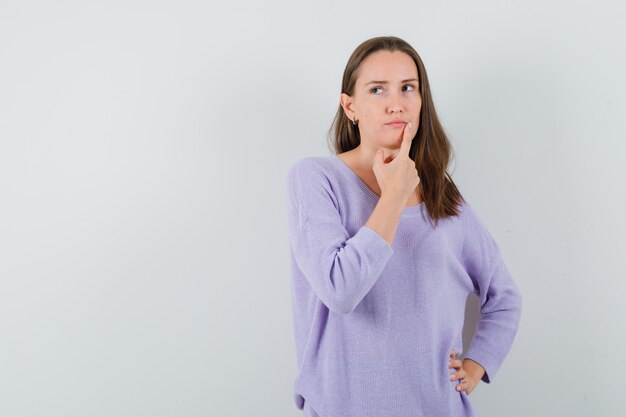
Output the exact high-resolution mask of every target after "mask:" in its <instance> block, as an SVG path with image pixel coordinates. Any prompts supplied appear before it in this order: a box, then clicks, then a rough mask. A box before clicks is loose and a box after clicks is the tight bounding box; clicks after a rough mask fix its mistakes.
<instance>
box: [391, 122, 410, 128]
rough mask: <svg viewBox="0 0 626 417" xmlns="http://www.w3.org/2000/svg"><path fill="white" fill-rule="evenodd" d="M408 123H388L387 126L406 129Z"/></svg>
mask: <svg viewBox="0 0 626 417" xmlns="http://www.w3.org/2000/svg"><path fill="white" fill-rule="evenodd" d="M405 124H406V123H404V122H397V123H387V126H390V127H393V128H398V127H404V125H405Z"/></svg>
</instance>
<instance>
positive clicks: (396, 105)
mask: <svg viewBox="0 0 626 417" xmlns="http://www.w3.org/2000/svg"><path fill="white" fill-rule="evenodd" d="M387 110H388V111H389V112H391V113H393V112H399V111H401V110H402V104H400V98H399V97H398V96H396V95H391V97H390V98H389V103H388V104H387Z"/></svg>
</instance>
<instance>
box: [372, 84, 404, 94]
mask: <svg viewBox="0 0 626 417" xmlns="http://www.w3.org/2000/svg"><path fill="white" fill-rule="evenodd" d="M404 86H405V87H409V88H410V90H407V91H414V90H415V87H414V86H413V85H411V84H405V85H404ZM380 89H382V87H374V88H372V89H371V90H370V92H371V93H374V94H376V93H375V91H376V90H380Z"/></svg>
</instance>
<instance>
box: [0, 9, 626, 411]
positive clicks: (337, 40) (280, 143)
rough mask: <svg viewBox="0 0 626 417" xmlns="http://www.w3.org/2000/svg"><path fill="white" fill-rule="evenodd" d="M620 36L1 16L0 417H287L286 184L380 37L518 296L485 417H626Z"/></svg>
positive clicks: (496, 13) (291, 352) (369, 14)
mask: <svg viewBox="0 0 626 417" xmlns="http://www.w3.org/2000/svg"><path fill="white" fill-rule="evenodd" d="M625 21H626V6H625V5H624V2H619V1H607V0H603V1H596V2H593V4H592V2H591V1H588V2H582V1H553V2H546V1H538V0H532V1H523V2H522V1H517V2H512V1H489V2H486V1H473V2H461V1H458V2H449V1H428V2H424V1H399V2H391V3H384V2H381V1H378V2H369V1H366V2H356V1H353V2H347V1H344V2H338V1H332V2H331V1H329V0H318V1H308V2H295V1H283V2H277V1H274V2H255V1H245V2H235V1H231V2H229V3H228V4H227V3H225V2H224V3H218V2H211V1H208V2H206V1H197V2H189V1H176V2H174V1H170V2H155V1H118V2H115V1H106V2H105V1H101V2H94V1H91V2H90V1H55V2H45V1H14V2H9V1H0V415H2V416H11V417H13V416H19V417H21V416H47V417H57V416H58V417H69V416H81V417H82V416H90V417H96V416H107V417H109V416H133V417H134V416H150V417H155V416H207V415H211V416H220V417H229V416H250V417H252V416H255V417H260V416H267V417H276V416H294V417H296V416H299V415H300V413H299V412H298V410H297V409H296V408H295V404H294V402H293V392H292V389H293V382H294V379H295V376H296V357H295V346H294V344H293V343H294V342H293V334H292V328H291V326H292V318H291V300H290V270H289V258H288V255H289V247H288V240H287V230H286V220H285V207H284V203H285V199H284V192H285V189H284V184H285V175H286V170H287V168H288V167H289V166H290V165H291V163H292V162H293V161H295V160H296V159H299V158H301V157H304V156H314V155H329V154H330V149H329V147H328V145H327V139H326V133H327V131H328V128H329V127H330V123H331V121H332V117H333V115H334V113H335V111H336V110H337V106H338V100H339V93H340V90H339V89H340V82H341V75H342V72H343V68H344V65H345V64H346V62H347V59H348V57H349V55H350V54H351V53H352V51H353V49H354V48H355V47H356V46H357V45H358V44H360V43H361V42H362V41H364V40H366V39H368V38H370V37H373V36H379V35H395V36H399V37H401V38H403V39H405V40H406V41H408V42H409V43H411V44H412V45H413V46H414V47H415V49H416V50H417V51H418V53H419V54H420V56H421V57H422V59H423V61H424V63H425V65H426V69H427V72H428V75H429V78H430V84H431V87H432V92H433V96H434V101H435V105H436V108H437V110H438V112H439V116H440V117H441V120H442V122H443V123H444V127H445V129H446V131H447V133H448V134H449V137H450V140H451V142H452V145H453V147H454V151H455V160H454V163H453V164H452V165H451V173H452V176H453V178H454V179H455V182H456V183H457V184H458V185H459V187H460V189H461V192H462V193H463V195H464V196H465V197H466V198H467V199H468V201H470V202H471V203H472V204H473V205H474V207H475V208H476V210H477V212H478V213H479V215H480V216H481V218H482V219H483V220H484V222H485V223H486V225H487V226H488V228H489V230H490V231H491V233H492V234H493V236H494V237H495V239H496V240H497V242H498V244H499V245H500V248H501V250H502V253H503V256H504V258H505V261H506V263H507V266H508V268H509V270H510V271H511V273H512V275H513V277H514V279H515V281H516V283H517V284H518V286H519V288H520V290H521V292H522V295H523V297H524V311H523V316H522V320H521V323H520V328H519V331H518V334H517V337H516V340H515V344H514V346H513V349H512V350H511V352H510V354H509V356H508V357H507V359H506V360H505V362H504V364H503V366H502V368H501V369H500V371H499V373H498V374H497V376H496V378H494V380H493V381H492V383H491V384H484V383H481V384H479V385H478V387H477V388H476V389H475V391H474V392H472V394H471V396H470V399H471V400H472V403H473V405H474V406H475V408H476V410H477V411H478V412H479V413H480V415H481V416H482V417H489V416H494V417H496V416H508V417H528V416H565V415H567V416H570V417H572V416H581V417H583V416H589V415H591V414H594V415H598V416H611V417H612V416H615V417H618V416H623V415H626V405H625V403H624V384H623V375H624V373H625V371H626V365H625V363H624V359H623V358H624V355H623V348H624V346H625V345H626V331H625V330H624V324H623V318H624V296H625V293H626V291H625V290H626V280H625V279H624V278H626V273H625V272H624V270H625V268H624V266H623V260H624V256H625V255H626V243H625V241H626V240H625V238H624V235H625V234H626V221H625V220H624V213H625V212H626V198H625V196H624V189H625V187H624V180H625V179H626V165H625V162H626V161H625V158H624V154H625V152H626V123H625V117H624V116H625V114H626V113H625V111H626V99H625V93H626V81H625V79H624V74H625V73H626V47H625V45H624V41H623V39H626V29H625V26H624V22H625ZM620 322H621V323H620ZM330 417H334V416H330ZM345 417H350V416H345Z"/></svg>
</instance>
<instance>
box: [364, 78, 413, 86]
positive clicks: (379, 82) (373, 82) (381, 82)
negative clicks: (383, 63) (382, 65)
mask: <svg viewBox="0 0 626 417" xmlns="http://www.w3.org/2000/svg"><path fill="white" fill-rule="evenodd" d="M409 81H418V80H417V78H409V79H406V80H402V81H401V82H403V83H408V82H409ZM370 84H389V81H370V82H369V83H367V84H365V85H370Z"/></svg>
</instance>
